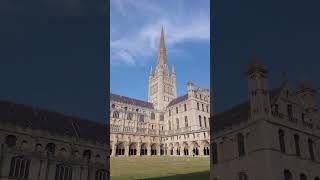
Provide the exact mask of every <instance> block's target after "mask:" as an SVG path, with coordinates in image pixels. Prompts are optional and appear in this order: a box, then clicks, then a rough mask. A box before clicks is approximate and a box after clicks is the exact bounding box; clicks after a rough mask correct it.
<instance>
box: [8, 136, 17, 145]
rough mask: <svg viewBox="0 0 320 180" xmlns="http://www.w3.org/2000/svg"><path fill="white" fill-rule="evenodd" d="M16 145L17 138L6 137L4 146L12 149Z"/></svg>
mask: <svg viewBox="0 0 320 180" xmlns="http://www.w3.org/2000/svg"><path fill="white" fill-rule="evenodd" d="M16 143H17V137H16V136H14V135H8V136H7V137H6V144H7V146H8V147H14V146H16Z"/></svg>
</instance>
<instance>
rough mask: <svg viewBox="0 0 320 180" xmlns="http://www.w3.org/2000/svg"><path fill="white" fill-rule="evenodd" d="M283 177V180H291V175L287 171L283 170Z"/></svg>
mask: <svg viewBox="0 0 320 180" xmlns="http://www.w3.org/2000/svg"><path fill="white" fill-rule="evenodd" d="M283 175H284V180H292V174H291V172H290V171H289V170H287V169H286V170H284V171H283Z"/></svg>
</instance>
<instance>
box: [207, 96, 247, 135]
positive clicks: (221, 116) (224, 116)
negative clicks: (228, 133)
mask: <svg viewBox="0 0 320 180" xmlns="http://www.w3.org/2000/svg"><path fill="white" fill-rule="evenodd" d="M249 116H250V102H249V101H246V102H244V103H242V104H239V105H236V106H234V107H232V108H231V109H229V110H227V111H224V112H221V113H218V114H216V115H214V116H213V118H212V122H213V131H214V132H216V131H221V130H223V129H226V128H228V127H231V126H234V125H237V124H240V123H241V122H245V121H247V120H248V118H249Z"/></svg>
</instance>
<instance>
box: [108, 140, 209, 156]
mask: <svg viewBox="0 0 320 180" xmlns="http://www.w3.org/2000/svg"><path fill="white" fill-rule="evenodd" d="M110 147H111V148H110V154H111V156H209V155H210V146H209V142H208V141H201V142H197V141H193V142H182V143H178V142H175V143H146V142H139V143H138V142H130V143H129V142H116V143H112V144H111V146H110Z"/></svg>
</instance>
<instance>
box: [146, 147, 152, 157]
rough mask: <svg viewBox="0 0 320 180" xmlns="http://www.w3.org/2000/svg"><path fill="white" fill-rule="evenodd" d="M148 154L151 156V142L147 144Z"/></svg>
mask: <svg viewBox="0 0 320 180" xmlns="http://www.w3.org/2000/svg"><path fill="white" fill-rule="evenodd" d="M147 156H151V144H147Z"/></svg>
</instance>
